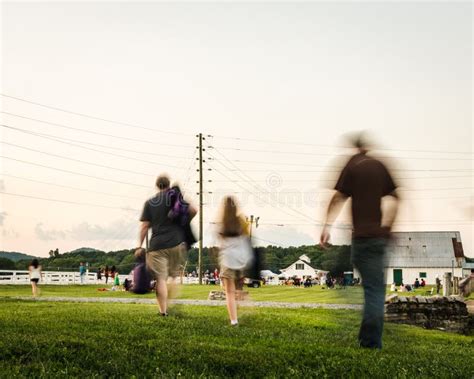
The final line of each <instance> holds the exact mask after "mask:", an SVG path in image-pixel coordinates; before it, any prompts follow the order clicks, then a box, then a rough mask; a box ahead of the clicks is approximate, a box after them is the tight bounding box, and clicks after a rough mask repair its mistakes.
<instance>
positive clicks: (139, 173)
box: [0, 141, 152, 176]
mask: <svg viewBox="0 0 474 379" xmlns="http://www.w3.org/2000/svg"><path fill="white" fill-rule="evenodd" d="M0 143H2V144H4V145H8V146H14V147H17V148H19V149H23V150H28V151H33V152H35V153H39V154H44V155H49V156H51V157H55V158H60V159H66V160H69V161H73V162H78V163H82V164H87V165H90V166H95V167H102V168H107V169H109V170H116V171H121V172H128V173H131V174H138V175H144V176H152V175H150V174H148V173H145V172H139V171H132V170H126V169H123V168H118V167H112V166H105V165H101V164H98V163H94V162H88V161H83V160H81V159H75V158H69V157H65V156H64V155H59V154H53V153H48V152H46V151H41V150H36V149H32V148H29V147H26V146H21V145H17V144H14V143H10V142H5V141H0Z"/></svg>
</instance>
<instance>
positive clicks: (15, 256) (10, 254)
mask: <svg viewBox="0 0 474 379" xmlns="http://www.w3.org/2000/svg"><path fill="white" fill-rule="evenodd" d="M0 258H7V259H10V260H11V261H13V262H18V261H21V260H23V259H28V260H31V259H33V258H37V257H34V256H32V255H28V254H24V253H18V252H16V251H0Z"/></svg>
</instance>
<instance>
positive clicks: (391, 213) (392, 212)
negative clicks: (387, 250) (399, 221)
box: [382, 190, 400, 237]
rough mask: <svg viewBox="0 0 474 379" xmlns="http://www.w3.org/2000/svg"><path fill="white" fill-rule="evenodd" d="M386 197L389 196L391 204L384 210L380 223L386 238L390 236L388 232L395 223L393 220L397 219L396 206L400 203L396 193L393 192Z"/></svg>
mask: <svg viewBox="0 0 474 379" xmlns="http://www.w3.org/2000/svg"><path fill="white" fill-rule="evenodd" d="M387 196H390V198H391V200H392V201H391V202H390V204H389V206H388V207H387V209H386V210H385V213H384V215H383V222H382V228H383V229H384V230H385V231H386V232H387V237H388V236H389V234H390V231H391V230H392V225H393V223H394V221H395V218H396V217H397V213H398V204H399V202H400V198H399V197H398V193H397V191H396V190H395V191H393V192H391V193H390V194H388V195H387Z"/></svg>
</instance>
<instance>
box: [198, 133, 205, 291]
mask: <svg viewBox="0 0 474 379" xmlns="http://www.w3.org/2000/svg"><path fill="white" fill-rule="evenodd" d="M198 138H199V253H198V254H199V255H198V278H199V284H202V237H203V230H202V227H203V219H204V218H203V214H202V211H203V201H202V199H203V196H202V195H203V193H202V190H203V188H202V187H203V185H202V139H203V138H202V133H199V135H198Z"/></svg>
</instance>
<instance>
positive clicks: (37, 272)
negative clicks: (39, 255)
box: [28, 258, 42, 297]
mask: <svg viewBox="0 0 474 379" xmlns="http://www.w3.org/2000/svg"><path fill="white" fill-rule="evenodd" d="M28 271H29V275H30V282H31V290H32V292H33V297H36V296H38V295H39V288H38V282H39V281H40V279H41V276H42V273H41V265H40V264H39V262H38V260H37V259H36V258H35V259H33V260H32V261H31V264H30V266H29V267H28Z"/></svg>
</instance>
